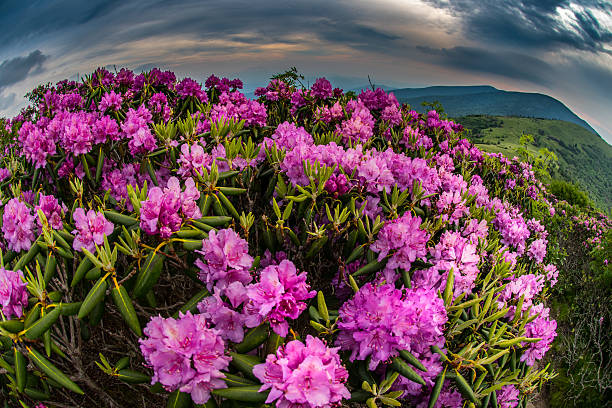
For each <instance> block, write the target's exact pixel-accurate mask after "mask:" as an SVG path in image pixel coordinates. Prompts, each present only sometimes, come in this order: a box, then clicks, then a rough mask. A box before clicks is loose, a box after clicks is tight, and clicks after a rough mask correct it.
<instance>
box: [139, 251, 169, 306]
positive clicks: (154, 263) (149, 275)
mask: <svg viewBox="0 0 612 408" xmlns="http://www.w3.org/2000/svg"><path fill="white" fill-rule="evenodd" d="M162 254H163V253H161V254H160V253H159V252H157V253H153V252H151V253H150V254H149V256H148V257H147V258H146V259H145V261H144V264H143V265H141V268H140V272H139V273H138V278H137V279H136V285H135V286H134V295H135V296H136V297H142V296H144V295H146V294H147V292H148V291H150V290H151V288H153V286H154V285H155V284H156V283H157V281H158V280H159V276H160V275H161V272H162V269H163V266H164V256H163V255H162Z"/></svg>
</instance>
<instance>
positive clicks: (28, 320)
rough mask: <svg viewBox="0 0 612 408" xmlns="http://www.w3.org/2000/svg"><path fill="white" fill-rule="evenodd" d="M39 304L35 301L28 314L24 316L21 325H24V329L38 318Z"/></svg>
mask: <svg viewBox="0 0 612 408" xmlns="http://www.w3.org/2000/svg"><path fill="white" fill-rule="evenodd" d="M41 307H42V306H41V305H40V303H37V304H36V305H34V307H33V308H32V309H31V310H30V311H29V312H28V315H27V316H26V318H25V320H24V322H23V327H25V328H26V329H27V328H28V327H30V326H31V325H32V324H33V323H34V322H35V321H37V320H38V318H39V317H40V309H41Z"/></svg>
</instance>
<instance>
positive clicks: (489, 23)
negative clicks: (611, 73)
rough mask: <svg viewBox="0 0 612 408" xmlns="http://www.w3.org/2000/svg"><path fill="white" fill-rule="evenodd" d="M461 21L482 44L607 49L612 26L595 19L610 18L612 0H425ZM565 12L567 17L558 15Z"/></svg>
mask: <svg viewBox="0 0 612 408" xmlns="http://www.w3.org/2000/svg"><path fill="white" fill-rule="evenodd" d="M426 1H428V2H429V3H431V4H433V5H434V6H436V7H439V8H445V9H448V10H450V11H451V13H453V14H455V15H457V16H459V17H461V18H462V20H463V29H464V31H465V32H466V33H467V34H468V35H469V36H470V37H471V38H472V39H476V40H478V41H482V42H488V41H493V42H496V43H497V44H502V45H508V44H511V45H515V46H521V47H529V48H542V49H558V48H574V49H578V50H587V51H594V52H607V53H609V51H606V50H605V49H604V48H605V47H604V46H605V45H606V44H610V43H612V27H609V26H605V25H603V24H602V23H601V21H600V20H599V19H598V18H597V17H596V15H595V13H597V12H599V13H602V14H607V15H608V16H612V3H611V2H608V1H598V0H575V1H569V0H505V1H500V0H452V1H449V0H426ZM559 10H563V12H564V14H566V15H567V16H568V17H569V20H564V19H563V18H560V15H559V13H558V11H559Z"/></svg>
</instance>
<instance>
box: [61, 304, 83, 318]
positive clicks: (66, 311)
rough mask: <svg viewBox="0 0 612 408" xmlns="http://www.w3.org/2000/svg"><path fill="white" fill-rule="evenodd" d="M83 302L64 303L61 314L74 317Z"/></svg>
mask: <svg viewBox="0 0 612 408" xmlns="http://www.w3.org/2000/svg"><path fill="white" fill-rule="evenodd" d="M82 304H83V302H74V303H62V309H61V310H60V313H61V314H62V316H74V315H75V314H77V313H78V312H79V309H80V308H81V305H82Z"/></svg>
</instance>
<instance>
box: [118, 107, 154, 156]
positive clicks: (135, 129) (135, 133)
mask: <svg viewBox="0 0 612 408" xmlns="http://www.w3.org/2000/svg"><path fill="white" fill-rule="evenodd" d="M151 118H152V115H151V112H149V110H148V109H147V108H146V107H145V106H144V105H140V107H139V108H138V110H134V109H132V108H130V110H129V111H128V113H127V115H126V118H125V122H124V123H123V124H122V125H121V130H122V131H123V133H124V135H125V137H126V138H128V139H130V141H129V143H128V146H129V148H130V153H132V155H134V156H135V155H137V154H142V153H149V152H151V151H153V150H155V148H156V147H157V141H156V140H155V136H153V134H152V133H151V129H150V128H149V123H150V122H151Z"/></svg>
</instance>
